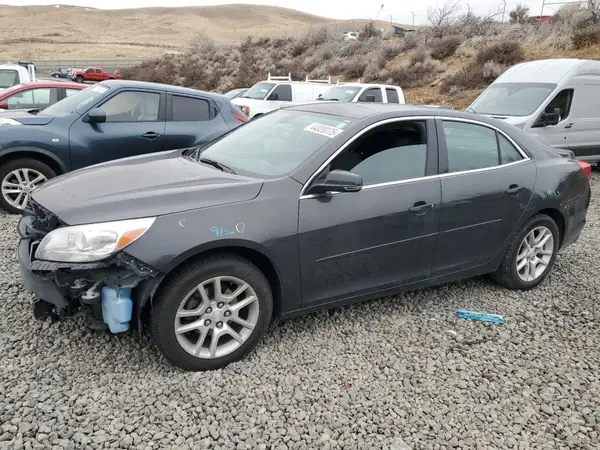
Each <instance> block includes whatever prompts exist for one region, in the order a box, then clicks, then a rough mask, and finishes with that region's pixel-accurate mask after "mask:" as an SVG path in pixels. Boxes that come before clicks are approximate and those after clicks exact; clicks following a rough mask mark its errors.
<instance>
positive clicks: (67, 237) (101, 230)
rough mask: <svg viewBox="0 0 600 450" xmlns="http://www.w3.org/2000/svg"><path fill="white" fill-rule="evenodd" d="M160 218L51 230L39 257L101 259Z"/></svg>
mask: <svg viewBox="0 0 600 450" xmlns="http://www.w3.org/2000/svg"><path fill="white" fill-rule="evenodd" d="M155 220H156V217H146V218H144V219H131V220H120V221H118V222H103V223H92V224H89V225H76V226H72V227H64V228H57V229H56V230H54V231H51V232H50V233H48V234H47V235H46V236H45V237H44V239H42V242H40V245H39V246H38V248H37V250H36V251H35V257H36V258H37V259H44V260H46V261H58V262H91V261H99V260H101V259H104V258H106V257H107V256H109V255H111V254H113V253H115V252H117V251H119V250H122V249H124V248H125V247H127V246H128V245H129V244H131V243H132V242H134V241H136V240H137V239H138V238H139V237H140V236H142V235H143V234H144V233H145V232H146V231H148V229H149V228H150V227H151V226H152V224H153V223H154V221H155Z"/></svg>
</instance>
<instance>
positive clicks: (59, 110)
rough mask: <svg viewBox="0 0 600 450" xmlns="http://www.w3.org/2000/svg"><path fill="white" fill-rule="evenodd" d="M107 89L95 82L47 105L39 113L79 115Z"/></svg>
mask: <svg viewBox="0 0 600 450" xmlns="http://www.w3.org/2000/svg"><path fill="white" fill-rule="evenodd" d="M108 89H109V88H108V87H106V86H104V85H103V84H96V85H95V86H92V87H89V88H85V89H82V90H80V91H78V92H76V93H75V94H72V95H70V96H68V97H66V98H64V99H62V100H61V101H59V102H57V103H55V104H54V105H51V106H48V107H47V108H46V109H43V110H42V111H40V114H43V115H45V116H54V117H64V116H68V115H69V114H71V113H73V112H76V113H77V114H79V115H81V114H83V112H84V111H85V110H86V109H87V108H89V107H90V106H91V105H92V104H94V103H96V102H97V101H98V100H99V99H100V97H102V96H103V95H104V94H105V93H106V91H108Z"/></svg>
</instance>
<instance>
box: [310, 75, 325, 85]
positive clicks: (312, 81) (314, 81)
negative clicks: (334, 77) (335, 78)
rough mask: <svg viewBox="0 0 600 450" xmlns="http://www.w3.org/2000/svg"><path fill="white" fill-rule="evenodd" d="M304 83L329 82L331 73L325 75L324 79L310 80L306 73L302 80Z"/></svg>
mask: <svg viewBox="0 0 600 450" xmlns="http://www.w3.org/2000/svg"><path fill="white" fill-rule="evenodd" d="M304 81H305V82H306V83H323V84H331V75H329V76H328V77H327V79H325V80H311V79H310V78H308V75H306V80H304Z"/></svg>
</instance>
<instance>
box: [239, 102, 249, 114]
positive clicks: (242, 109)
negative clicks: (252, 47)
mask: <svg viewBox="0 0 600 450" xmlns="http://www.w3.org/2000/svg"><path fill="white" fill-rule="evenodd" d="M238 109H239V110H240V111H241V112H243V113H244V114H246V115H247V116H248V117H250V107H249V106H246V105H240V106H238Z"/></svg>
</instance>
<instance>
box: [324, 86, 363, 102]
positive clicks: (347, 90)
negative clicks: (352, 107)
mask: <svg viewBox="0 0 600 450" xmlns="http://www.w3.org/2000/svg"><path fill="white" fill-rule="evenodd" d="M361 89H362V88H361V87H357V86H336V87H332V88H331V89H329V90H327V91H325V92H324V93H323V95H322V96H321V97H319V100H338V101H340V102H351V101H352V99H353V98H354V97H356V94H358V93H359V91H360V90H361Z"/></svg>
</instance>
